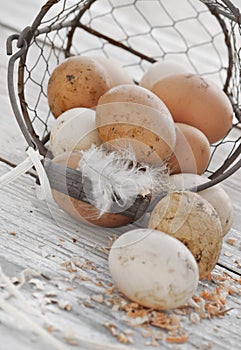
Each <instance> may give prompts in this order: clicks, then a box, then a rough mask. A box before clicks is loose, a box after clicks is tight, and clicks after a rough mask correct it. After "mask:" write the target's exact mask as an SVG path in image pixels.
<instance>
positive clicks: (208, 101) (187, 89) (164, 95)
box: [152, 74, 233, 143]
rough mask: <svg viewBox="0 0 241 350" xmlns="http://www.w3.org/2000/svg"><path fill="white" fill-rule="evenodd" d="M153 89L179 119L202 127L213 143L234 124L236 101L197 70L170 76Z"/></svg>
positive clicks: (175, 118)
mask: <svg viewBox="0 0 241 350" xmlns="http://www.w3.org/2000/svg"><path fill="white" fill-rule="evenodd" d="M152 91H153V92H154V93H155V94H156V95H157V96H158V97H159V98H160V99H161V100H162V101H163V102H164V103H165V104H166V106H167V107H168V109H169V110H170V112H171V115H172V117H173V119H174V121H175V122H180V123H185V124H189V125H192V126H195V127H196V128H198V129H200V130H201V131H202V132H203V133H204V134H205V135H206V136H207V138H208V140H209V142H210V143H214V142H217V141H219V140H220V139H222V138H223V137H224V136H225V135H226V134H227V132H228V131H229V130H230V128H231V126H232V117H233V109H232V105H231V103H230V101H229V99H228V97H227V95H226V94H225V93H224V92H223V90H222V89H221V88H220V87H218V86H217V85H215V84H214V83H213V82H211V81H210V80H208V79H206V78H203V77H201V76H199V75H194V74H179V75H175V76H174V75H173V76H169V77H166V78H164V79H162V80H160V81H158V82H157V83H156V84H154V86H153V88H152Z"/></svg>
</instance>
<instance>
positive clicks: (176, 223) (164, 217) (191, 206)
mask: <svg viewBox="0 0 241 350" xmlns="http://www.w3.org/2000/svg"><path fill="white" fill-rule="evenodd" d="M148 227H149V228H151V229H156V230H159V231H162V232H165V233H166V234H169V235H171V236H173V237H175V238H177V239H179V240H180V241H181V242H182V243H183V244H185V246H186V247H187V248H188V249H189V250H190V251H191V252H192V254H193V255H194V257H195V259H196V261H197V263H198V267H199V274H200V279H202V278H204V277H205V276H207V274H208V273H210V272H211V271H212V269H213V268H214V266H215V264H216V263H217V261H218V258H219V255H220V251H221V247H222V227H221V223H220V219H219V217H218V214H217V212H216V211H215V209H214V208H213V206H212V205H211V204H210V203H209V202H208V201H207V200H206V199H204V198H203V197H201V196H200V195H198V194H196V193H194V192H190V191H174V192H170V193H169V194H168V195H167V196H165V197H164V198H162V199H161V200H160V201H159V202H158V203H157V205H156V206H155V208H154V209H153V211H152V213H151V216H150V219H149V223H148Z"/></svg>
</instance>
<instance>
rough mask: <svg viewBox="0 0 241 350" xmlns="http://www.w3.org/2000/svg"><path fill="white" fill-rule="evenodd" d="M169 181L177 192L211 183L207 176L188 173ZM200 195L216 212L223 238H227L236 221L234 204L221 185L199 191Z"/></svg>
mask: <svg viewBox="0 0 241 350" xmlns="http://www.w3.org/2000/svg"><path fill="white" fill-rule="evenodd" d="M169 180H170V185H171V186H173V188H174V189H175V190H185V189H190V188H192V187H194V188H195V187H196V186H198V185H201V184H204V183H206V182H207V181H210V180H209V179H208V178H207V177H205V176H200V175H196V174H188V173H186V174H174V175H172V176H170V177H169ZM198 194H199V195H200V196H202V197H203V198H205V199H206V200H207V201H208V202H209V203H210V204H211V205H212V206H213V208H214V209H215V210H216V212H217V214H218V216H219V219H220V222H221V226H222V236H225V235H226V234H227V233H228V232H229V231H230V229H231V227H232V224H233V219H234V210H233V206H232V202H231V199H230V197H229V196H228V194H227V192H226V191H225V190H224V189H223V188H222V186H221V185H220V184H217V185H215V186H212V187H209V188H207V189H205V190H203V191H199V192H198Z"/></svg>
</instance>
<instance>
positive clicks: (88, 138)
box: [50, 108, 101, 156]
mask: <svg viewBox="0 0 241 350" xmlns="http://www.w3.org/2000/svg"><path fill="white" fill-rule="evenodd" d="M92 144H95V145H96V146H98V145H100V144H101V140H100V138H99V134H98V131H97V129H96V125H95V111H94V110H92V109H88V108H73V109H70V110H68V111H66V112H64V113H63V114H61V115H60V116H59V117H58V119H56V120H55V123H54V124H53V127H52V129H51V132H50V146H51V151H52V153H53V155H54V156H57V155H58V154H61V153H63V152H70V151H74V150H75V151H76V150H86V149H89V148H90V146H91V145H92Z"/></svg>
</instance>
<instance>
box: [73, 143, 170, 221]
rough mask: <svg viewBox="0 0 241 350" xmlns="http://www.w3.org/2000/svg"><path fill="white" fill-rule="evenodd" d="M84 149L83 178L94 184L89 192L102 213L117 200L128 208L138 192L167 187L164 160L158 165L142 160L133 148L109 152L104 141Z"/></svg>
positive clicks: (159, 189)
mask: <svg viewBox="0 0 241 350" xmlns="http://www.w3.org/2000/svg"><path fill="white" fill-rule="evenodd" d="M81 153H82V158H81V160H80V161H79V170H80V171H81V173H82V176H83V180H84V179H85V178H88V179H89V180H90V182H91V187H92V188H91V189H92V191H91V193H86V196H87V197H88V199H89V201H90V202H91V203H92V204H93V205H94V206H95V207H96V208H98V209H99V211H100V215H102V214H103V213H105V212H108V211H109V210H110V208H111V206H112V204H113V202H116V203H118V206H119V208H120V211H121V210H123V209H124V208H128V207H129V206H130V205H131V203H132V202H133V201H134V200H135V199H136V197H137V196H138V195H143V196H144V195H146V194H147V193H152V194H157V193H160V192H163V191H166V190H167V184H168V176H169V175H168V172H167V167H166V165H165V163H164V162H161V164H160V166H158V167H152V166H150V165H148V164H139V163H137V161H136V158H135V154H134V152H133V150H132V149H131V148H129V149H124V150H123V151H122V152H119V151H118V152H107V151H106V149H105V148H104V147H103V146H102V145H101V146H99V147H96V146H95V145H92V146H91V148H90V149H89V150H86V151H82V152H81ZM83 183H84V181H83Z"/></svg>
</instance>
